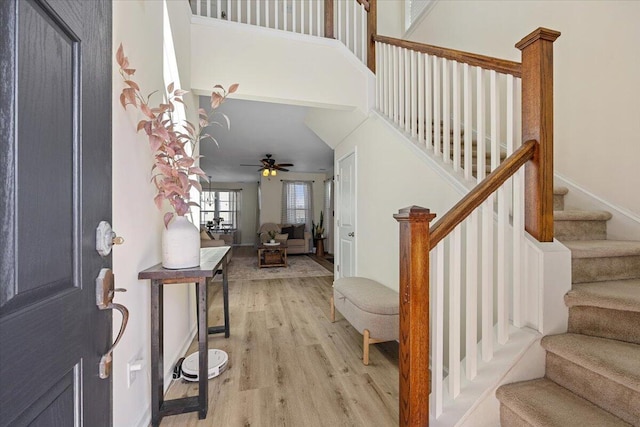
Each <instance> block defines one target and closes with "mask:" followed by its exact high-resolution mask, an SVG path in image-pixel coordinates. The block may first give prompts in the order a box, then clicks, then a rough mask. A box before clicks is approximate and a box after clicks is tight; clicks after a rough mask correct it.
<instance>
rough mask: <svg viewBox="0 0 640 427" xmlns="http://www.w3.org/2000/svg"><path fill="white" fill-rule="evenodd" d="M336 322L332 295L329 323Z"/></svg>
mask: <svg viewBox="0 0 640 427" xmlns="http://www.w3.org/2000/svg"><path fill="white" fill-rule="evenodd" d="M335 321H336V306H335V304H334V301H333V295H332V296H331V323H334V322H335Z"/></svg>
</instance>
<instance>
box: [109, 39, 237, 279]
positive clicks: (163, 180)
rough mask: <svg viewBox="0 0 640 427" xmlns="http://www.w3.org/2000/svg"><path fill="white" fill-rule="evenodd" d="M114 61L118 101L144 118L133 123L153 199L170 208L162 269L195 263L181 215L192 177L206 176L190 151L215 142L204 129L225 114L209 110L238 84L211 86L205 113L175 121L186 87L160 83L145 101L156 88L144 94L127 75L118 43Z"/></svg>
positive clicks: (193, 238)
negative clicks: (143, 141) (143, 147)
mask: <svg viewBox="0 0 640 427" xmlns="http://www.w3.org/2000/svg"><path fill="white" fill-rule="evenodd" d="M116 61H117V63H118V66H119V67H120V75H121V76H122V79H123V81H124V88H123V89H122V92H121V93H120V103H121V104H122V107H123V108H124V109H125V110H126V108H127V106H129V105H131V106H133V107H134V108H136V109H138V110H139V111H140V112H141V113H142V115H143V116H144V118H143V119H142V120H140V121H139V122H138V125H137V131H138V132H140V131H144V133H145V134H146V135H147V138H148V140H149V146H150V147H151V152H152V154H153V167H152V168H151V181H152V182H153V184H154V185H155V186H156V189H157V194H156V196H155V197H154V202H155V204H156V206H157V207H158V209H160V210H162V209H163V205H164V204H165V202H168V204H169V206H170V207H171V210H170V211H169V212H166V213H165V214H164V225H165V229H164V231H163V239H162V265H163V266H164V267H166V268H187V267H195V266H197V265H199V264H200V237H199V231H198V229H197V228H196V227H195V226H194V225H193V224H191V223H190V222H189V220H188V219H187V218H186V216H185V215H186V214H187V213H188V212H189V209H190V208H191V206H198V204H197V203H196V202H194V201H191V200H190V192H191V189H192V188H195V189H197V190H198V191H202V187H201V185H200V183H199V181H198V179H197V176H200V177H202V178H203V179H204V180H208V179H207V176H206V174H205V173H204V171H203V170H202V169H200V167H198V166H197V165H196V160H197V159H198V158H199V157H200V156H195V157H194V156H193V152H194V149H195V147H196V145H197V144H198V143H200V142H201V141H204V140H206V139H211V140H212V141H214V142H215V143H216V144H217V141H216V140H215V139H214V138H213V136H211V135H209V134H207V133H205V128H206V127H207V126H209V124H212V123H215V124H219V125H221V126H223V124H222V123H220V122H216V121H213V116H214V114H218V115H220V116H221V117H222V118H223V119H224V122H223V123H224V125H226V127H227V128H228V127H229V119H228V118H227V117H226V116H225V115H224V114H222V113H217V112H215V110H216V109H217V108H218V107H219V106H220V105H221V104H222V103H223V102H224V101H225V100H226V98H227V96H228V95H229V94H232V93H234V92H235V91H236V90H237V89H238V85H237V84H233V85H231V86H229V89H228V90H225V88H224V87H222V86H220V85H216V86H214V88H213V91H212V92H211V113H208V112H207V111H206V110H205V109H203V108H200V109H199V110H198V117H199V126H197V127H196V126H195V125H194V124H192V123H190V122H189V121H188V120H181V121H178V120H176V119H175V117H174V111H175V107H176V105H177V104H184V102H183V100H182V97H183V96H184V95H185V94H186V93H188V91H186V90H182V89H179V88H175V87H174V84H173V83H171V84H169V85H168V86H167V87H166V92H165V93H164V94H163V95H164V99H162V100H161V101H160V102H158V103H157V104H156V105H155V106H152V105H151V97H152V96H153V95H154V94H156V93H157V92H158V91H154V92H151V93H150V94H149V95H147V96H146V97H145V96H144V95H143V94H142V92H141V90H140V86H139V85H138V84H137V83H136V82H135V81H134V80H133V75H134V74H135V71H136V70H135V69H133V68H132V67H131V66H130V64H129V60H128V58H127V57H126V56H125V54H124V49H123V47H122V44H120V47H119V48H118V51H117V53H116Z"/></svg>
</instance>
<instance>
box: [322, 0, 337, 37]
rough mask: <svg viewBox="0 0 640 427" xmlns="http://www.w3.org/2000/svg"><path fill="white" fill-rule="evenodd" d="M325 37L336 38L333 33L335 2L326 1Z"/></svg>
mask: <svg viewBox="0 0 640 427" xmlns="http://www.w3.org/2000/svg"><path fill="white" fill-rule="evenodd" d="M324 36H325V37H326V38H328V39H333V38H335V36H334V33H333V0H324Z"/></svg>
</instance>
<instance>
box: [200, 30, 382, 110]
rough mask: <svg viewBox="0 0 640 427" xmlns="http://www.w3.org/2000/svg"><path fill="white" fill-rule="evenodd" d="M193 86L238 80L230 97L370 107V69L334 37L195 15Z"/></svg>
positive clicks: (207, 88)
mask: <svg viewBox="0 0 640 427" xmlns="http://www.w3.org/2000/svg"><path fill="white" fill-rule="evenodd" d="M192 22H193V25H192V26H191V40H192V44H191V46H192V58H193V62H192V68H191V78H192V80H191V82H192V87H193V89H194V90H197V91H199V93H202V94H208V93H210V92H211V88H212V87H213V86H214V85H215V84H218V83H219V84H222V85H223V86H224V87H227V86H229V85H230V84H233V83H240V88H239V89H238V92H237V93H236V94H234V97H236V98H240V99H256V100H263V101H271V102H282V103H288V104H293V105H308V106H317V105H320V106H336V107H342V108H354V107H356V108H360V109H361V110H363V111H368V107H369V101H370V94H372V93H373V92H372V91H373V78H372V74H371V72H370V71H369V70H368V69H367V68H366V66H365V65H364V64H362V63H361V62H360V61H359V60H358V59H356V57H355V56H354V55H353V54H352V53H351V52H349V51H348V50H347V48H346V47H344V45H342V44H341V43H340V42H338V41H336V40H331V39H324V38H319V37H309V36H301V35H297V34H294V33H287V32H284V31H278V30H272V29H269V28H262V27H256V26H251V25H239V24H234V23H229V22H226V21H224V20H217V19H209V18H201V17H194V18H193V20H192Z"/></svg>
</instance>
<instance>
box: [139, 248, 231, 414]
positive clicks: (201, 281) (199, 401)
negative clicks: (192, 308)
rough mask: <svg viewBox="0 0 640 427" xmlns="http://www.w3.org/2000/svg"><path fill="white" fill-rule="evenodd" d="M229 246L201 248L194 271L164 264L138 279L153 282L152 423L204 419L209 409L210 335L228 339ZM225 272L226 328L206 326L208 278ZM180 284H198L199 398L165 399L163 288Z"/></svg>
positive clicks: (156, 266) (223, 286)
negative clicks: (191, 415) (186, 416)
mask: <svg viewBox="0 0 640 427" xmlns="http://www.w3.org/2000/svg"><path fill="white" fill-rule="evenodd" d="M229 249H230V248H229V247H227V246H220V247H215V248H202V249H200V265H199V266H198V267H193V268H184V269H179V270H169V269H166V268H163V267H162V264H158V265H154V266H153V267H151V268H148V269H146V270H144V271H141V272H140V273H138V279H150V280H151V424H152V425H153V427H157V426H159V425H160V420H162V417H164V416H165V415H176V414H183V413H185V412H195V411H198V418H199V419H201V420H202V419H205V418H206V417H207V410H208V399H209V397H208V387H207V385H208V384H207V383H208V378H209V375H208V371H209V369H208V366H209V351H208V350H209V349H208V347H207V336H208V334H215V333H222V332H224V336H225V337H227V338H228V337H229V284H228V281H227V253H228V252H229ZM220 270H221V271H222V289H223V292H222V294H223V299H224V325H220V326H212V327H207V279H211V278H213V277H214V276H215V275H216V273H218V272H219V271H220ZM178 283H195V284H196V292H197V295H198V309H197V313H198V352H199V360H198V361H199V373H198V375H199V376H198V396H193V397H183V398H181V399H173V400H164V362H163V351H164V340H163V332H164V331H163V320H164V319H163V318H164V313H163V312H164V306H163V293H164V292H163V286H164V285H169V284H178Z"/></svg>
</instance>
